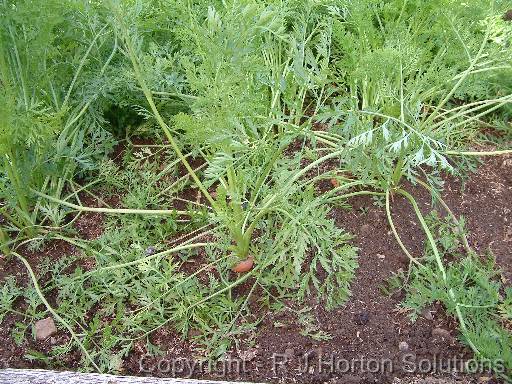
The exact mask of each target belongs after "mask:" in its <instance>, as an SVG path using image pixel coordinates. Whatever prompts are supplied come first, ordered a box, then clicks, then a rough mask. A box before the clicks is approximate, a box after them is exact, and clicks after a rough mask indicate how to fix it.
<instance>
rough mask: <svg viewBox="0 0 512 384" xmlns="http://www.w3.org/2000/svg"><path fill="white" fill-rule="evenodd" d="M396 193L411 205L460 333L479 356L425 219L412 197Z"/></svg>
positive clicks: (401, 191) (400, 191)
mask: <svg viewBox="0 0 512 384" xmlns="http://www.w3.org/2000/svg"><path fill="white" fill-rule="evenodd" d="M397 192H398V193H400V194H401V195H403V196H405V198H406V199H407V200H409V202H410V203H411V205H412V207H413V209H414V212H415V213H416V216H417V217H418V220H419V221H420V223H421V226H422V228H423V231H424V232H425V234H426V235H427V239H428V242H429V243H430V246H431V248H432V252H433V253H434V257H435V260H436V263H437V267H438V268H439V271H440V272H441V277H442V278H443V282H444V285H445V287H446V289H447V291H448V296H449V298H450V300H451V301H452V303H453V304H454V305H455V313H456V315H457V318H458V320H459V323H460V327H461V329H462V332H463V334H464V335H465V336H466V339H467V342H468V344H469V346H470V347H471V349H472V350H473V351H474V352H475V354H476V355H480V351H479V350H478V348H477V347H476V346H475V345H474V344H473V342H472V341H471V340H470V339H469V331H468V328H467V326H466V322H465V320H464V316H463V315H462V311H461V310H460V308H461V304H459V303H458V301H457V298H456V297H455V292H454V291H453V288H451V287H449V285H448V277H447V275H446V268H445V267H444V264H443V261H442V259H441V255H440V254H439V250H438V248H437V244H436V242H435V240H434V236H433V235H432V232H431V231H430V229H429V228H428V225H427V223H426V222H425V218H424V217H423V214H422V213H421V211H420V208H419V206H418V203H417V202H416V200H415V199H414V197H412V195H411V194H410V193H408V192H407V191H404V190H403V189H398V190H397Z"/></svg>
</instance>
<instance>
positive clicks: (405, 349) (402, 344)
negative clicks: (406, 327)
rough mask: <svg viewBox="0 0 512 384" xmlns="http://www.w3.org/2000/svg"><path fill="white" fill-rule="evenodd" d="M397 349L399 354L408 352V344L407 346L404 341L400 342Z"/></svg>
mask: <svg viewBox="0 0 512 384" xmlns="http://www.w3.org/2000/svg"><path fill="white" fill-rule="evenodd" d="M398 349H399V350H400V351H401V352H405V351H408V350H409V344H407V343H406V342H405V341H401V342H400V343H399V344H398Z"/></svg>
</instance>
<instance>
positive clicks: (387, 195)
mask: <svg viewBox="0 0 512 384" xmlns="http://www.w3.org/2000/svg"><path fill="white" fill-rule="evenodd" d="M389 196H390V193H389V189H388V190H386V215H387V217H388V223H389V226H390V228H391V232H393V235H394V236H395V239H396V241H397V243H398V245H399V246H400V248H401V249H402V251H403V252H404V253H405V254H406V255H407V257H408V258H409V260H411V261H412V262H413V263H415V264H417V265H420V266H421V263H420V262H419V261H418V260H417V259H416V258H415V257H414V256H413V255H411V253H410V252H409V251H408V250H407V248H406V247H405V245H404V243H403V242H402V239H401V238H400V235H399V234H398V232H397V230H396V228H395V223H394V222H393V217H392V216H391V208H390V203H389V200H390V199H389Z"/></svg>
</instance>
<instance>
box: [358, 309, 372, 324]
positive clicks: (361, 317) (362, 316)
mask: <svg viewBox="0 0 512 384" xmlns="http://www.w3.org/2000/svg"><path fill="white" fill-rule="evenodd" d="M369 321H370V314H369V313H368V312H364V311H363V312H359V313H358V314H356V317H355V322H356V324H358V325H366V324H368V322H369Z"/></svg>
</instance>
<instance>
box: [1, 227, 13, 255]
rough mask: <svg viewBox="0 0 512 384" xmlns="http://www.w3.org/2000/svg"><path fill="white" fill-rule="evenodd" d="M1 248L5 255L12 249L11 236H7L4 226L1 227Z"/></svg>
mask: <svg viewBox="0 0 512 384" xmlns="http://www.w3.org/2000/svg"><path fill="white" fill-rule="evenodd" d="M0 244H1V245H0V250H1V251H2V253H3V254H4V255H6V256H7V255H8V254H9V253H10V252H11V250H10V249H9V245H8V244H9V236H7V233H6V232H5V231H4V230H3V228H0Z"/></svg>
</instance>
